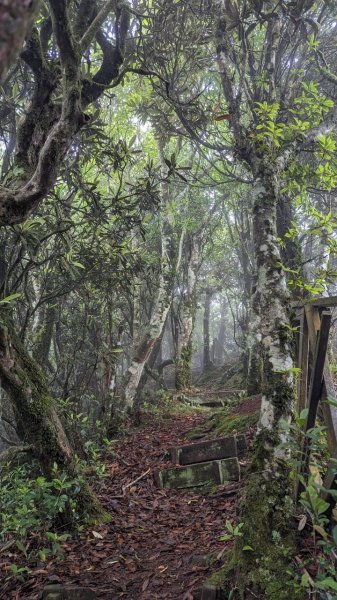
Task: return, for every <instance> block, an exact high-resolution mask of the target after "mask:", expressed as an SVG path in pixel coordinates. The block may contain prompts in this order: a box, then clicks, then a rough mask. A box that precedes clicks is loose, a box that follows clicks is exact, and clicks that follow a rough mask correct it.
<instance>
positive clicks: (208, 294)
mask: <svg viewBox="0 0 337 600" xmlns="http://www.w3.org/2000/svg"><path fill="white" fill-rule="evenodd" d="M214 293H215V288H206V289H205V302H204V318H203V338H204V351H203V356H204V363H203V366H204V371H205V370H206V369H208V368H209V367H210V366H211V364H212V361H211V355H210V350H211V346H210V332H209V321H210V315H211V304H212V296H213V294H214Z"/></svg>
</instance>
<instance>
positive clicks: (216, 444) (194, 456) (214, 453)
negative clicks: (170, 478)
mask: <svg viewBox="0 0 337 600" xmlns="http://www.w3.org/2000/svg"><path fill="white" fill-rule="evenodd" d="M169 452H170V456H171V460H172V462H173V464H175V465H192V464H195V463H201V462H206V461H209V460H219V459H221V458H230V457H233V456H234V457H235V456H237V455H238V448H237V438H236V436H234V435H232V436H230V437H223V438H217V439H214V440H208V441H205V442H197V443H195V444H188V445H187V446H176V447H175V448H170V450H169Z"/></svg>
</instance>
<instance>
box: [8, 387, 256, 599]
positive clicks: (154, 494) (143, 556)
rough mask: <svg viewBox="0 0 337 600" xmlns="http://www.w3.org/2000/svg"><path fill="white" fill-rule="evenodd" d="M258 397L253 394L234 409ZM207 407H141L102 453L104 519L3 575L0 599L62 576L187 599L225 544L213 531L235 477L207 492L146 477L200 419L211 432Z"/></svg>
mask: <svg viewBox="0 0 337 600" xmlns="http://www.w3.org/2000/svg"><path fill="white" fill-rule="evenodd" d="M258 404H259V399H257V398H255V399H254V401H253V402H250V403H246V405H245V406H242V407H241V413H242V414H243V415H245V414H249V412H252V411H254V410H256V408H257V407H258ZM210 414H211V411H210V410H206V409H204V410H201V409H198V408H194V409H193V408H185V409H184V410H181V409H179V407H178V408H177V410H176V411H175V409H174V406H172V407H171V408H169V409H168V407H166V412H165V411H163V412H160V411H159V412H156V411H152V412H151V411H150V412H148V413H147V414H145V416H144V421H143V423H142V425H141V426H140V427H133V428H131V429H130V430H128V433H127V434H125V435H124V436H122V437H120V438H118V439H117V440H116V441H115V442H114V443H113V444H112V446H111V450H109V451H108V452H107V453H106V455H105V456H104V457H103V458H104V462H105V465H106V477H105V478H104V479H103V485H102V480H100V482H99V489H98V492H99V495H100V497H101V499H102V501H103V503H104V505H105V507H106V508H107V510H108V511H109V512H110V513H111V515H112V520H111V522H110V523H109V524H108V525H106V526H104V527H101V528H96V527H95V528H94V529H89V530H86V531H85V533H83V534H81V535H80V536H77V537H75V538H70V539H68V540H67V541H66V542H64V543H62V552H63V555H64V557H63V558H53V559H49V560H48V561H46V562H36V561H35V563H32V564H28V566H29V569H30V572H29V575H28V576H27V578H26V580H25V581H24V582H15V583H14V582H13V581H12V580H9V581H7V583H6V584H5V586H4V588H2V589H3V591H2V592H0V598H1V599H2V600H38V599H39V598H41V592H42V590H43V587H44V586H45V585H46V584H48V583H62V584H67V585H81V586H88V587H91V588H92V589H93V590H94V591H95V593H96V594H97V598H100V599H103V598H104V599H106V600H117V599H119V598H124V599H127V600H150V599H151V600H156V599H158V600H166V599H172V600H173V599H174V600H193V597H194V596H193V594H194V593H195V592H196V590H198V589H200V586H201V584H202V582H203V581H204V580H205V579H206V578H207V577H209V576H210V575H211V574H212V573H214V572H215V571H217V570H218V569H219V568H220V566H221V559H222V557H223V554H224V551H225V550H226V547H228V545H230V544H231V542H230V541H229V542H224V541H221V539H220V538H221V536H222V535H223V534H224V533H226V531H227V530H226V526H225V522H226V520H227V519H229V520H231V521H235V519H236V514H237V508H238V494H237V492H238V490H239V488H240V486H241V485H242V482H238V483H234V484H231V485H229V486H227V487H225V486H218V487H217V488H215V489H213V490H209V492H208V493H207V492H195V491H187V490H162V489H158V488H156V486H155V483H154V477H153V476H154V473H155V472H156V471H158V470H159V469H161V468H167V467H168V466H169V463H168V462H167V458H166V456H165V454H166V451H167V449H168V448H170V447H172V446H175V445H181V444H185V443H191V440H190V439H188V437H187V434H188V432H190V431H191V430H193V429H195V428H199V429H200V428H201V429H202V428H203V426H204V428H205V430H206V437H209V436H213V435H214V434H212V433H209V432H208V433H207V425H206V426H205V425H204V424H205V423H206V422H207V420H208V419H209V418H210ZM218 435H219V434H218ZM204 439H205V438H204ZM138 478H139V479H138ZM124 486H127V487H126V488H125V490H124V491H123V487H124ZM226 544H227V546H226ZM0 562H1V561H0ZM0 567H6V565H4V563H2V565H0Z"/></svg>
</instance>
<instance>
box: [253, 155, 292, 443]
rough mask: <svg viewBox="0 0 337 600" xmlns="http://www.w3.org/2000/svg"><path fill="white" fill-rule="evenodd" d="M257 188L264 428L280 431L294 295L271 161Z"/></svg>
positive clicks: (261, 167) (288, 386)
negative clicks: (278, 224)
mask: <svg viewBox="0 0 337 600" xmlns="http://www.w3.org/2000/svg"><path fill="white" fill-rule="evenodd" d="M255 165H256V167H257V168H256V170H255V173H254V178H255V183H254V187H253V225H254V247H255V259H256V267H257V277H256V288H255V292H254V295H253V312H254V331H255V338H256V344H257V346H256V347H257V348H259V355H260V357H261V361H262V388H261V391H262V406H261V417H260V427H259V429H260V430H262V429H267V430H268V431H272V432H276V433H277V432H278V431H279V424H280V421H281V419H289V417H290V414H291V411H292V405H293V400H294V391H293V372H292V368H293V360H292V350H291V332H290V331H289V326H288V321H289V317H288V305H289V295H288V291H287V285H286V279H285V274H284V271H283V269H282V264H281V256H280V250H279V246H278V243H277V232H276V209H277V202H278V197H279V191H280V189H279V188H280V179H281V177H280V171H279V169H278V166H277V164H276V161H275V163H273V161H272V160H271V159H270V157H269V159H268V161H267V160H258V161H256V163H255Z"/></svg>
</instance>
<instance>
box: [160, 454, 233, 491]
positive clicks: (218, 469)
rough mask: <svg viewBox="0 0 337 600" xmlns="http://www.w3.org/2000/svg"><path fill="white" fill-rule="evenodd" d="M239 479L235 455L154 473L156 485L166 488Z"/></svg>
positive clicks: (196, 485) (220, 482)
mask: <svg viewBox="0 0 337 600" xmlns="http://www.w3.org/2000/svg"><path fill="white" fill-rule="evenodd" d="M239 479H240V465H239V461H238V459H237V458H236V457H235V458H225V459H223V460H212V461H208V462H203V463H197V464H194V465H186V466H184V467H180V468H173V469H165V470H163V471H159V472H157V473H156V474H155V483H156V485H157V487H159V488H166V489H183V488H194V487H202V486H205V485H207V484H209V483H214V484H216V485H223V484H224V483H226V482H227V481H238V480H239Z"/></svg>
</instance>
